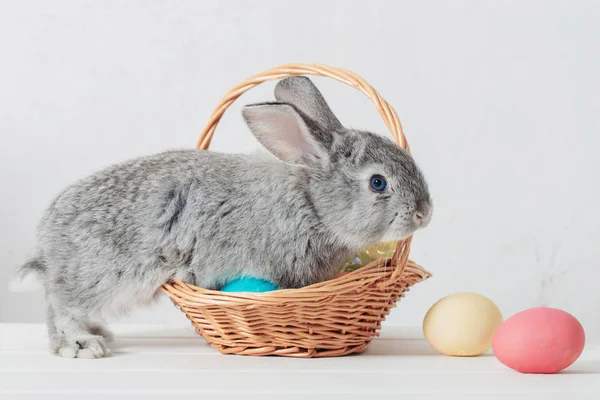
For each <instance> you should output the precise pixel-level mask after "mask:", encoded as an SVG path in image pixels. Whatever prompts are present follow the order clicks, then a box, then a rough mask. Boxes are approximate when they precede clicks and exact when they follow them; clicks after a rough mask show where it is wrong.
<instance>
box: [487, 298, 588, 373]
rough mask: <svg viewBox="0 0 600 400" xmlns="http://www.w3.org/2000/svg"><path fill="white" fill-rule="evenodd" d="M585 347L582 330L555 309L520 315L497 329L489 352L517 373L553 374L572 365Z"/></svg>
mask: <svg viewBox="0 0 600 400" xmlns="http://www.w3.org/2000/svg"><path fill="white" fill-rule="evenodd" d="M584 344H585V333H584V331H583V327H582V326H581V324H580V323H579V321H577V319H576V318H575V317H573V316H572V315H571V314H569V313H567V312H565V311H562V310H558V309H556V308H548V307H536V308H531V309H529V310H525V311H521V312H520V313H517V314H515V315H513V316H512V317H510V318H508V319H507V320H506V321H504V322H503V323H502V325H500V327H499V328H498V329H497V330H496V333H495V334H494V339H493V340H492V349H493V350H494V354H495V355H496V357H497V358H498V360H500V362H501V363H502V364H504V365H506V366H507V367H510V368H512V369H515V370H517V371H519V372H524V373H533V374H553V373H555V372H558V371H560V370H563V369H565V368H567V367H568V366H570V365H571V364H573V363H574V362H575V360H577V358H578V357H579V356H580V355H581V352H582V351H583V346H584Z"/></svg>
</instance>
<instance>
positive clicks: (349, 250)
mask: <svg viewBox="0 0 600 400" xmlns="http://www.w3.org/2000/svg"><path fill="white" fill-rule="evenodd" d="M275 98H276V100H277V102H272V103H260V104H254V105H249V106H246V107H245V108H244V109H243V117H244V120H245V121H246V123H247V125H248V126H249V127H250V129H251V131H252V132H253V134H254V135H255V136H256V138H257V139H258V140H259V141H260V142H261V143H262V145H263V146H264V147H265V148H266V149H267V150H269V151H270V153H271V154H272V155H274V156H275V157H271V156H269V157H257V156H249V155H239V154H236V155H232V154H219V153H215V152H209V151H200V150H194V149H191V150H179V151H168V152H164V153H161V154H158V155H153V156H148V157H142V158H138V159H135V160H131V161H127V162H124V163H121V164H118V165H115V166H112V167H109V168H107V169H104V170H103V171H100V172H98V173H96V174H94V175H92V176H90V177H87V178H85V179H83V180H81V181H79V182H77V183H75V184H74V185H72V186H70V187H68V188H67V189H66V190H65V191H64V192H62V193H61V194H60V195H59V196H58V198H56V199H55V200H54V202H53V203H52V204H51V205H50V207H49V208H48V210H47V212H46V214H45V216H44V217H43V219H42V221H41V223H40V225H39V229H38V240H39V244H38V250H37V256H36V257H35V258H34V259H32V260H31V261H29V262H28V263H26V264H25V265H23V266H22V267H21V268H20V269H19V271H18V275H17V277H18V278H19V279H25V278H26V277H27V276H28V275H29V276H30V277H31V276H36V277H37V278H38V279H39V280H40V281H41V283H42V284H43V287H44V289H45V293H46V302H47V324H48V333H49V337H50V348H51V351H52V352H53V353H55V354H58V355H60V356H63V357H79V358H98V357H102V356H104V355H105V354H107V351H108V349H107V347H106V344H105V342H106V341H107V340H108V339H109V338H110V333H109V332H108V331H107V330H106V329H105V328H104V326H103V325H102V324H100V323H99V322H98V321H103V319H104V317H105V316H107V315H115V314H122V313H125V312H127V310H128V309H130V308H131V307H133V306H138V305H141V304H145V303H149V302H151V301H152V300H153V299H154V298H155V297H156V296H157V293H159V292H158V290H159V288H160V287H161V285H162V284H163V283H165V282H167V281H168V280H170V279H178V280H183V281H186V282H190V283H193V284H195V285H198V286H200V287H204V288H212V289H219V288H220V287H221V286H222V285H223V284H224V283H226V282H227V281H229V280H231V279H234V278H237V277H240V276H243V275H245V276H253V277H258V278H264V279H268V280H270V281H272V282H274V283H275V284H277V285H278V286H279V287H281V288H299V287H302V286H305V285H310V284H312V283H315V282H319V281H323V280H326V279H330V278H332V277H333V275H334V274H335V273H336V271H337V270H336V267H337V268H339V267H340V266H341V264H342V263H343V262H344V261H346V260H347V259H348V258H349V257H350V256H351V255H353V254H354V253H356V252H357V251H359V250H361V249H363V248H365V247H366V246H368V245H372V244H375V243H377V242H381V241H388V240H397V239H403V238H406V237H408V236H410V235H411V234H412V233H413V232H414V231H415V230H417V229H418V228H420V227H424V226H425V225H427V223H428V222H429V219H430V217H431V213H432V205H431V201H430V197H429V193H428V189H427V184H426V182H425V180H424V178H423V175H422V174H421V172H420V171H419V169H418V168H417V166H416V165H415V163H414V161H413V159H412V158H411V156H410V155H409V154H408V153H407V152H406V151H404V150H402V149H400V148H398V147H397V146H396V145H395V144H394V143H393V142H392V141H391V140H389V139H387V138H384V137H381V136H378V135H375V134H373V133H369V132H364V131H357V130H352V129H347V128H344V127H343V126H342V125H341V124H340V122H339V121H338V119H337V118H336V117H335V116H334V115H333V113H332V111H331V110H330V108H329V107H328V105H327V103H326V102H325V100H324V99H323V97H322V95H321V93H320V92H319V90H318V89H317V88H316V87H315V86H314V85H313V83H312V82H311V81H310V79H308V78H306V77H293V78H287V79H284V80H282V81H280V82H279V83H278V84H277V86H276V88H275Z"/></svg>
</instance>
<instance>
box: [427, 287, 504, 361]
mask: <svg viewBox="0 0 600 400" xmlns="http://www.w3.org/2000/svg"><path fill="white" fill-rule="evenodd" d="M501 323H502V314H501V313H500V310H499V309H498V307H497V306H496V304H494V302H492V301H491V300H490V299H488V298H487V297H485V296H482V295H480V294H477V293H454V294H451V295H449V296H446V297H444V298H442V299H440V300H438V302H436V303H435V304H434V305H433V306H431V308H430V309H429V311H428V312H427V314H426V315H425V318H424V319H423V334H424V335H425V338H426V339H427V342H428V343H429V344H430V345H431V347H433V348H434V349H436V350H437V351H439V352H440V353H442V354H446V355H449V356H477V355H479V354H482V353H484V352H486V351H488V350H489V349H490V348H491V347H492V338H493V337H494V332H495V331H496V329H498V327H499V326H500V324H501Z"/></svg>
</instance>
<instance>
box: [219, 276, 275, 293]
mask: <svg viewBox="0 0 600 400" xmlns="http://www.w3.org/2000/svg"><path fill="white" fill-rule="evenodd" d="M277 289H279V288H278V287H277V285H275V284H274V283H272V282H269V281H267V280H264V279H258V278H251V277H245V278H239V279H234V280H232V281H230V282H228V283H227V284H226V285H224V286H223V287H222V288H221V291H222V292H253V293H262V292H270V291H272V290H277Z"/></svg>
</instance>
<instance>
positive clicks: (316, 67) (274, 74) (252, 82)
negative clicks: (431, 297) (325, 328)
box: [196, 64, 411, 280]
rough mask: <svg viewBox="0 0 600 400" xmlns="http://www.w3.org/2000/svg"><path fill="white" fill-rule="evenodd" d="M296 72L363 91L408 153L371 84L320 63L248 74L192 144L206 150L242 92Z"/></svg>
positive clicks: (402, 262)
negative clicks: (332, 80) (320, 77)
mask: <svg viewBox="0 0 600 400" xmlns="http://www.w3.org/2000/svg"><path fill="white" fill-rule="evenodd" d="M297 75H315V76H324V77H328V78H332V79H335V80H337V81H339V82H342V83H345V84H346V85H348V86H352V87H353V88H355V89H358V90H360V91H361V92H362V93H364V94H365V96H367V97H368V98H369V99H370V100H371V101H372V102H373V103H374V104H375V107H376V108H377V111H378V112H379V115H380V116H381V118H383V121H384V122H385V124H386V125H387V127H388V129H389V130H390V133H391V134H392V136H393V137H394V140H395V141H396V143H397V144H398V146H400V147H402V148H403V149H405V150H406V151H409V152H410V148H409V146H408V142H407V141H406V137H405V136H404V132H403V131H402V125H401V124H400V119H399V118H398V115H397V114H396V111H394V108H393V107H392V106H391V105H390V104H389V103H388V102H387V101H385V99H384V98H383V97H381V95H380V94H379V93H378V92H377V90H375V89H374V88H373V87H372V86H371V85H369V84H368V83H367V82H366V81H365V80H364V79H362V78H361V77H360V76H358V75H356V74H355V73H353V72H350V71H348V70H345V69H342V68H334V67H329V66H325V65H320V64H285V65H280V66H278V67H274V68H271V69H268V70H266V71H264V72H261V73H259V74H256V75H252V76H251V77H249V78H248V79H246V80H245V81H243V82H241V83H240V84H238V85H236V86H234V87H233V88H232V89H231V90H230V91H229V92H227V93H226V94H225V96H224V97H223V98H222V99H221V101H220V102H219V105H218V106H217V107H216V108H215V110H214V111H213V113H212V114H211V116H210V118H209V120H208V123H207V124H206V127H205V128H204V130H203V131H202V133H201V134H200V138H199V139H198V142H197V143H196V147H197V148H199V149H202V150H206V149H208V146H210V142H211V140H212V138H213V135H214V133H215V129H216V128H217V124H218V123H219V121H220V120H221V118H222V117H223V114H225V111H226V110H227V109H228V108H229V106H230V105H231V104H233V102H234V101H235V100H236V99H237V98H238V97H240V96H241V95H242V94H244V93H245V92H246V91H248V90H250V89H252V88H253V87H255V86H258V85H260V84H261V83H263V82H267V81H272V80H278V79H283V78H287V77H290V76H297ZM410 242H411V238H408V239H406V240H403V241H400V242H399V243H398V246H397V247H396V251H395V252H394V256H393V257H392V263H393V264H396V265H398V266H399V268H396V269H395V270H394V273H393V274H392V277H391V279H392V280H396V279H397V277H398V276H399V275H401V274H402V272H403V270H404V267H405V266H406V263H407V261H408V251H409V248H410Z"/></svg>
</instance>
